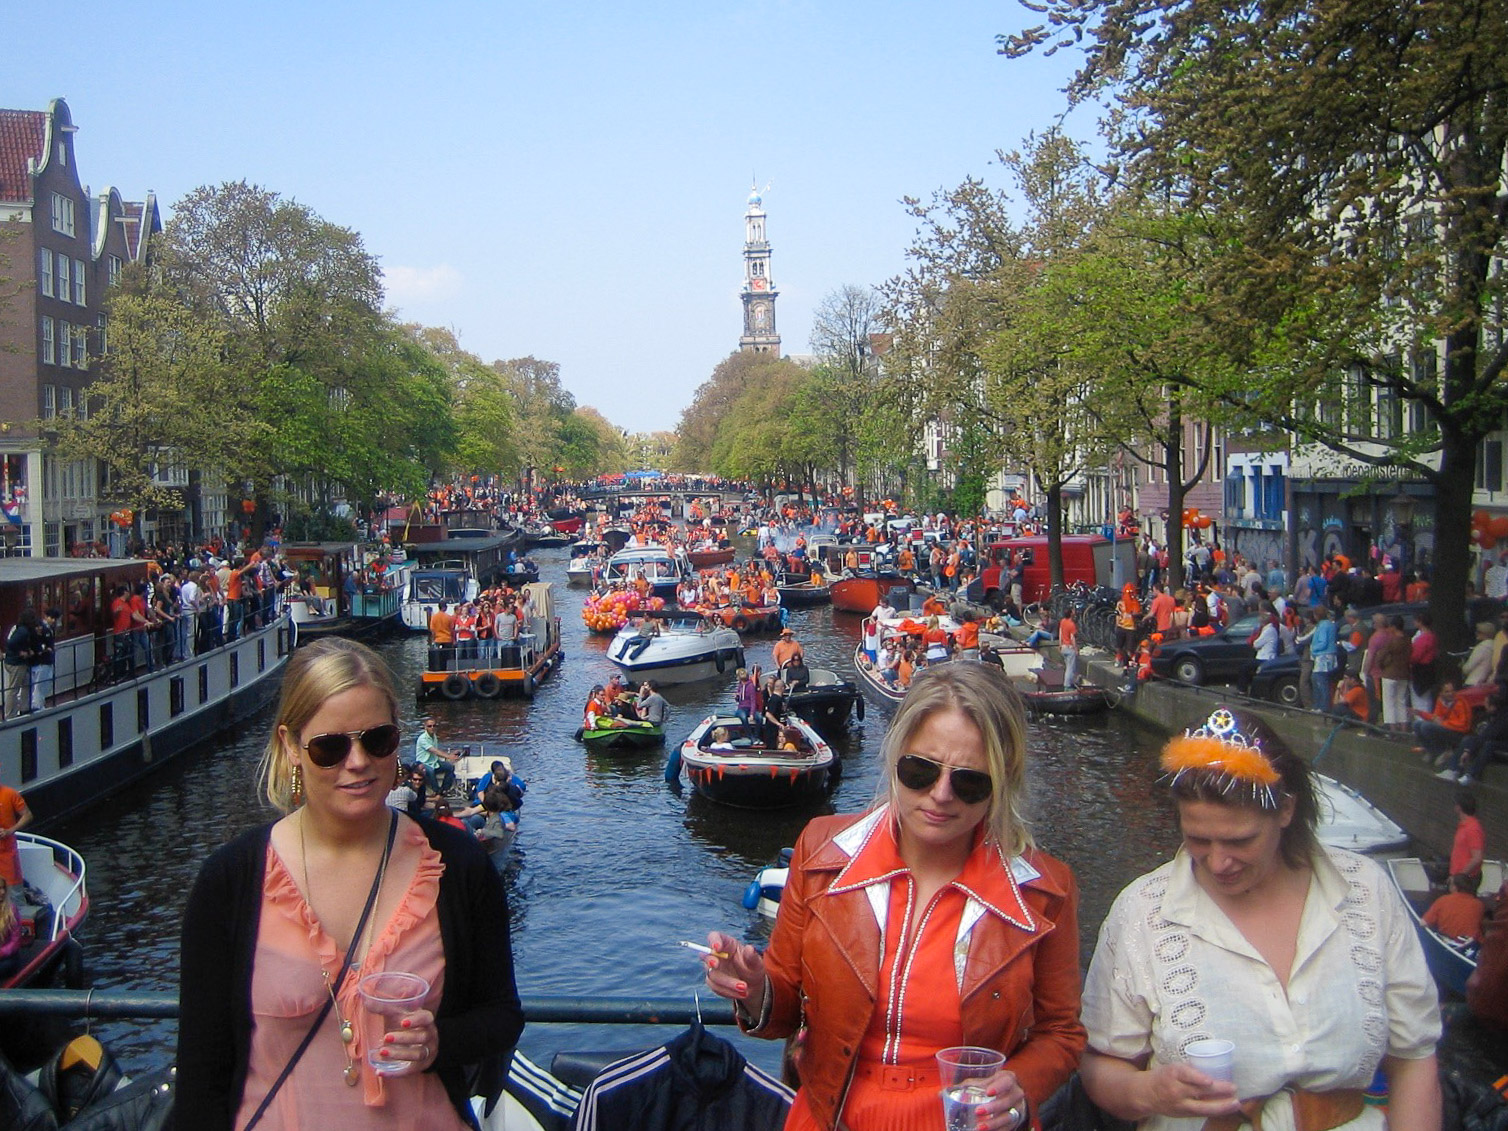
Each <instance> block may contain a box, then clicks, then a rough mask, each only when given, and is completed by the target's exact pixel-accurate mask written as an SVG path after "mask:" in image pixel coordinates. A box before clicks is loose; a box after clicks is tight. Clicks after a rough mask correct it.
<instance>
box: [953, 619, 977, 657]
mask: <svg viewBox="0 0 1508 1131" xmlns="http://www.w3.org/2000/svg"><path fill="white" fill-rule="evenodd" d="M953 646H954V647H955V648H957V649H958V653H957V654H958V658H959V659H960V660H977V659H979V622H978V621H976V620H966V621H964V622H963V623H962V624H961V625H959V626H958V631H957V632H955V633H954V634H953Z"/></svg>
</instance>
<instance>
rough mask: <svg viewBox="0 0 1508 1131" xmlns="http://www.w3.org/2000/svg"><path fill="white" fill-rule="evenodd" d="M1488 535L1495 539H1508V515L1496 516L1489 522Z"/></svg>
mask: <svg viewBox="0 0 1508 1131" xmlns="http://www.w3.org/2000/svg"><path fill="white" fill-rule="evenodd" d="M1487 533H1488V534H1491V535H1492V536H1493V538H1508V514H1500V515H1496V516H1494V517H1493V518H1491V519H1490V520H1488V523H1487Z"/></svg>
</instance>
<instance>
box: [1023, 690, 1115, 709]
mask: <svg viewBox="0 0 1508 1131" xmlns="http://www.w3.org/2000/svg"><path fill="white" fill-rule="evenodd" d="M1021 698H1023V699H1025V700H1026V709H1027V710H1028V711H1031V712H1032V713H1033V714H1037V715H1098V714H1101V713H1103V712H1105V711H1108V710H1109V709H1110V696H1109V694H1108V693H1107V692H1106V691H1105V689H1104V688H1103V687H1075V688H1071V689H1069V690H1067V691H1023V692H1022V693H1021Z"/></svg>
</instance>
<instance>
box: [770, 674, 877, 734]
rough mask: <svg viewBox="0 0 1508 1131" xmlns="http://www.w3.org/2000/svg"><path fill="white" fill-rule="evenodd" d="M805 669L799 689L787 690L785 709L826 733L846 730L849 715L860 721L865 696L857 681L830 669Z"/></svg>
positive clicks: (862, 716)
mask: <svg viewBox="0 0 1508 1131" xmlns="http://www.w3.org/2000/svg"><path fill="white" fill-rule="evenodd" d="M806 672H807V678H806V680H805V681H803V682H802V683H801V689H800V690H799V691H788V692H786V696H785V705H786V709H787V710H789V711H790V712H791V713H792V714H794V715H799V716H801V717H802V718H803V719H805V720H806V721H807V722H809V723H811V724H812V726H814V727H816V728H817V729H818V730H819V731H821V732H822V733H823V734H829V735H831V734H840V733H842V732H843V731H845V730H847V729H848V717H849V715H850V714H857V715H858V716H859V720H860V721H861V722H862V721H863V719H864V696H863V693H862V692H860V691H859V685H858V684H857V683H855V682H854V681H853V680H851V679H844V678H843V677H842V676H840V675H839V674H838V673H837V672H835V671H833V670H832V669H830V668H807V669H806ZM782 675H784V673H782Z"/></svg>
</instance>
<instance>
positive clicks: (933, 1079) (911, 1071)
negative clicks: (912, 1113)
mask: <svg viewBox="0 0 1508 1131" xmlns="http://www.w3.org/2000/svg"><path fill="white" fill-rule="evenodd" d="M854 1076H855V1078H857V1079H863V1080H874V1081H878V1083H879V1086H880V1089H881V1090H882V1091H886V1092H914V1091H916V1090H917V1089H918V1088H929V1089H932V1090H934V1091H935V1090H936V1089H938V1088H941V1087H942V1077H940V1076H939V1075H938V1074H937V1065H936V1064H874V1063H865V1062H863V1061H860V1062H859V1063H858V1064H857V1065H856V1066H855V1067H854Z"/></svg>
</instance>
